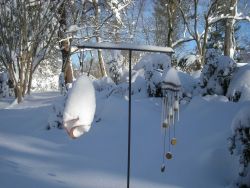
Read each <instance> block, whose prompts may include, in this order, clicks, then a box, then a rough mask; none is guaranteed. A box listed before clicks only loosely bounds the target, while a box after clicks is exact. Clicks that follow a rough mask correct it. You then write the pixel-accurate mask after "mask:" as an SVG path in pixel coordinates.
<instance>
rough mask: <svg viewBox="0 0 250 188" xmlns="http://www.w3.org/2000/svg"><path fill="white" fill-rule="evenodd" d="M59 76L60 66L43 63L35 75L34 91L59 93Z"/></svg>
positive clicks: (47, 62) (32, 86)
mask: <svg viewBox="0 0 250 188" xmlns="http://www.w3.org/2000/svg"><path fill="white" fill-rule="evenodd" d="M59 74H60V67H59V66H57V65H55V63H54V62H50V61H43V62H42V63H41V65H40V66H39V67H38V68H37V69H36V70H35V72H34V74H33V79H32V85H31V89H32V91H57V90H58V87H59V85H58V80H59Z"/></svg>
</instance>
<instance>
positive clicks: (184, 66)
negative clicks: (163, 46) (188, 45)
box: [178, 54, 199, 72]
mask: <svg viewBox="0 0 250 188" xmlns="http://www.w3.org/2000/svg"><path fill="white" fill-rule="evenodd" d="M178 67H180V69H181V70H183V71H185V72H192V71H197V70H199V57H198V56H196V55H193V54H190V55H186V56H184V57H182V58H181V59H180V60H179V62H178Z"/></svg>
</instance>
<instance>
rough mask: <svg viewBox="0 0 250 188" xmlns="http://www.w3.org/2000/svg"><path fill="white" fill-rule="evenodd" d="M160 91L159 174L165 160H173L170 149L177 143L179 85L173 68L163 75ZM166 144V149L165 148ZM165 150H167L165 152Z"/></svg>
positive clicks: (163, 169) (162, 170)
mask: <svg viewBox="0 0 250 188" xmlns="http://www.w3.org/2000/svg"><path fill="white" fill-rule="evenodd" d="M161 89H162V93H163V97H162V118H161V128H162V129H163V155H162V166H161V172H164V171H165V159H172V158H173V154H172V152H171V148H172V146H175V145H176V143H177V139H176V135H175V126H176V125H175V123H176V121H178V120H179V111H180V107H179V99H180V90H181V83H180V79H179V77H178V74H177V72H176V70H175V69H174V68H171V69H169V70H168V71H167V72H166V73H165V74H163V81H162V85H161ZM172 131H173V132H172ZM167 142H168V147H167V146H166V145H167ZM166 147H167V148H166ZM166 149H168V151H167V152H166Z"/></svg>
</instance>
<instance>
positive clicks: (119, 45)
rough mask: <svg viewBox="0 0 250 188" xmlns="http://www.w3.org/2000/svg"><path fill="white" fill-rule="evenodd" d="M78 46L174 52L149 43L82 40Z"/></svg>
mask: <svg viewBox="0 0 250 188" xmlns="http://www.w3.org/2000/svg"><path fill="white" fill-rule="evenodd" d="M78 48H94V49H118V50H134V51H148V52H162V53H170V54H171V53H174V50H173V49H172V48H169V47H159V46H151V45H135V44H129V43H116V44H113V43H108V42H105V43H104V42H103V43H88V42H82V43H81V45H79V46H78Z"/></svg>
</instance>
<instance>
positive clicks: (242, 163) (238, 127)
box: [229, 105, 250, 187]
mask: <svg viewBox="0 0 250 188" xmlns="http://www.w3.org/2000/svg"><path fill="white" fill-rule="evenodd" d="M231 128H232V137H230V138H229V141H230V142H229V150H230V152H231V154H235V155H236V156H239V162H238V165H239V170H238V174H239V177H238V179H237V180H236V182H237V183H236V184H238V187H250V155H249V154H250V131H249V130H250V107H249V105H246V106H245V107H243V108H242V109H240V111H239V112H238V113H237V114H236V116H235V117H234V119H233V121H232V125H231Z"/></svg>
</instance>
